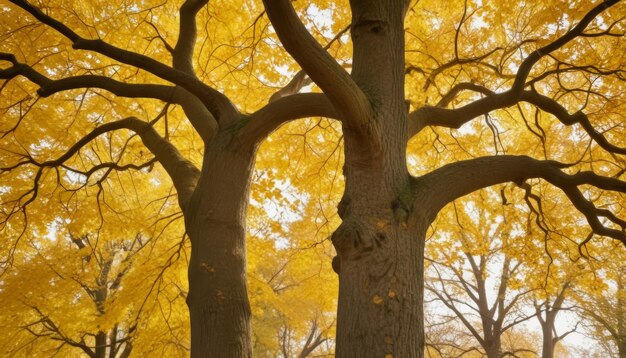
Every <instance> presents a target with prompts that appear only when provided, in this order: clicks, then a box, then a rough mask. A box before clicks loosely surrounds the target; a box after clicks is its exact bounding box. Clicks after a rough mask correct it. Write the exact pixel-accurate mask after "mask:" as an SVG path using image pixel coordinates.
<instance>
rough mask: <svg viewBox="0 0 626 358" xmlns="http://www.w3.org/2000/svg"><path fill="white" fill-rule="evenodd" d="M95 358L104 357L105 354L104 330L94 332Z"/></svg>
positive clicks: (105, 340) (105, 338)
mask: <svg viewBox="0 0 626 358" xmlns="http://www.w3.org/2000/svg"><path fill="white" fill-rule="evenodd" d="M94 352H95V353H96V354H95V356H94V357H95V358H105V357H106V356H107V334H106V332H102V331H100V332H98V334H96V347H95V349H94Z"/></svg>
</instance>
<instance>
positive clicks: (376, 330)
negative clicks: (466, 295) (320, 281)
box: [332, 0, 430, 358]
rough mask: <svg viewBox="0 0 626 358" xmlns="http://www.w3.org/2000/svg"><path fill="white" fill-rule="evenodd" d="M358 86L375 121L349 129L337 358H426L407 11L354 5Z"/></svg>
mask: <svg viewBox="0 0 626 358" xmlns="http://www.w3.org/2000/svg"><path fill="white" fill-rule="evenodd" d="M350 5H351V7H352V17H353V18H352V39H353V44H354V56H353V57H354V60H353V71H352V78H353V79H354V81H355V82H356V83H357V85H358V86H359V87H360V88H361V90H362V91H363V92H364V93H365V94H366V95H367V97H368V100H369V102H370V104H371V106H372V109H373V111H372V112H373V115H372V116H371V118H366V121H367V122H366V123H360V125H361V128H358V129H357V130H355V128H353V127H352V125H351V124H346V123H351V122H352V123H354V122H355V121H346V122H344V128H343V130H344V139H345V156H346V163H345V167H344V176H345V180H346V189H345V193H344V196H343V198H342V200H341V202H340V204H339V207H338V212H339V215H340V217H341V219H342V224H341V225H340V226H339V228H338V229H337V231H336V232H335V233H334V234H333V236H332V240H333V244H334V246H335V249H336V250H337V254H338V260H337V262H336V263H337V265H335V266H336V268H337V269H338V271H339V302H338V316H337V338H336V339H337V342H336V343H337V345H336V356H337V357H339V358H344V357H387V358H391V357H422V356H423V349H424V337H423V320H422V315H423V308H422V305H423V256H424V255H423V253H424V237H425V233H426V230H427V228H428V225H429V224H430V221H429V220H425V219H428V218H425V217H419V216H416V218H417V219H416V220H411V221H409V216H410V214H411V212H412V208H410V197H411V193H412V185H411V183H412V181H411V180H410V176H409V174H408V170H407V167H406V142H407V138H408V134H407V125H408V120H407V108H406V105H405V102H404V38H403V35H404V30H403V19H404V10H405V9H404V3H403V2H402V1H397V0H389V1H375V2H373V1H369V0H366V1H351V2H350Z"/></svg>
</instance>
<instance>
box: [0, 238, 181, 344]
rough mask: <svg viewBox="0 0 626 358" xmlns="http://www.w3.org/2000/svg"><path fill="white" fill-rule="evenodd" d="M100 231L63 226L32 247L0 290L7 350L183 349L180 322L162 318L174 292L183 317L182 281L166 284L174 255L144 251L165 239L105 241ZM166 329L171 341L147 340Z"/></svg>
mask: <svg viewBox="0 0 626 358" xmlns="http://www.w3.org/2000/svg"><path fill="white" fill-rule="evenodd" d="M59 231H61V230H59ZM96 237H97V236H96V235H84V236H74V235H69V236H68V235H65V233H63V234H61V233H59V236H58V237H56V238H55V239H54V240H51V239H49V238H40V240H38V241H36V242H37V245H36V250H35V252H36V254H34V255H33V254H31V253H30V252H28V251H27V252H28V254H26V255H24V257H23V258H22V259H19V260H18V262H15V263H14V265H15V266H14V268H15V269H14V270H12V271H11V272H10V273H9V274H7V275H5V276H4V277H3V284H2V291H1V292H0V302H2V306H3V307H4V308H5V310H6V312H3V314H2V318H1V321H2V322H3V323H2V326H3V330H4V331H5V332H6V333H7V334H5V335H4V336H3V340H2V346H3V351H2V354H4V355H8V356H16V355H17V356H20V355H28V356H34V357H38V356H51V355H60V356H65V355H70V356H76V355H81V354H82V355H85V356H89V357H129V356H130V354H131V352H133V351H134V354H138V355H143V354H147V353H148V352H149V349H153V352H155V351H159V350H160V352H161V353H162V354H166V355H172V354H175V355H180V354H181V350H180V346H181V345H184V343H183V344H181V343H178V344H172V342H173V341H174V340H175V339H176V338H177V337H176V336H177V335H176V333H175V331H176V330H178V328H179V325H177V323H176V322H175V321H176V319H175V318H174V319H171V320H170V322H166V323H165V324H164V322H163V321H161V318H162V317H164V316H165V314H166V313H165V312H166V311H168V307H163V306H161V305H162V302H160V301H162V300H163V299H164V298H167V299H169V297H167V296H173V297H174V299H173V300H172V301H169V303H170V305H169V312H168V313H167V315H168V316H170V317H172V316H173V317H181V316H183V315H180V313H177V312H172V303H173V302H175V300H176V299H179V298H180V295H179V294H178V292H177V287H178V285H177V284H176V283H175V281H174V280H173V279H172V277H171V276H170V277H167V278H166V282H167V283H168V284H167V285H164V287H161V285H160V281H162V280H163V273H164V272H163V271H164V270H165V269H168V268H170V267H171V265H172V264H173V262H172V261H171V260H167V259H166V262H161V260H159V259H158V258H156V259H155V257H150V256H149V255H144V253H145V252H147V251H152V252H153V253H156V252H158V251H160V249H161V248H160V247H159V246H160V245H159V243H158V242H157V241H158V240H151V239H150V238H147V237H142V236H141V235H136V236H135V237H133V238H130V239H110V240H107V241H106V242H103V241H104V240H102V239H101V238H100V240H101V241H100V242H98V239H96ZM34 242H35V241H34ZM155 244H156V245H155ZM20 256H21V255H20ZM170 259H171V258H170ZM160 265H164V266H163V267H160ZM138 267H141V268H142V269H143V270H138ZM173 271H176V270H173ZM168 276H169V275H168ZM150 287H152V288H154V287H157V289H154V290H151V289H150ZM157 291H159V292H157ZM146 296H147V297H146ZM181 301H182V299H181ZM167 320H168V319H167V318H165V321H167ZM155 322H156V324H155ZM183 322H184V321H183ZM138 327H139V329H138ZM155 327H156V329H155ZM163 331H167V333H168V336H169V340H160V339H159V341H158V343H154V342H152V344H151V345H150V346H151V347H147V345H145V341H146V339H147V338H148V337H149V338H148V339H150V340H151V341H152V340H155V339H156V338H157V337H161V336H163ZM184 331H186V330H184ZM179 338H181V337H180V336H179ZM182 338H183V340H184V338H186V334H184V335H183V336H182ZM136 342H138V343H139V345H138V346H137V347H135V344H136ZM135 348H137V349H135ZM183 351H184V349H183Z"/></svg>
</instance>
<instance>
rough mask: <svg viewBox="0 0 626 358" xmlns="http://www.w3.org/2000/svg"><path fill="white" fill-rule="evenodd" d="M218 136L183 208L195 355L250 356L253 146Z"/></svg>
mask: <svg viewBox="0 0 626 358" xmlns="http://www.w3.org/2000/svg"><path fill="white" fill-rule="evenodd" d="M218 136H220V137H218V139H216V140H214V141H213V142H212V143H211V144H210V145H208V146H207V148H205V157H204V163H203V168H202V174H201V175H200V178H199V181H198V186H197V188H196V190H195V192H194V194H193V196H192V198H191V201H190V204H189V207H188V208H187V209H186V210H185V223H186V228H187V233H188V235H189V237H190V239H191V259H190V262H189V294H188V296H187V305H188V307H189V314H190V319H191V356H192V357H215V358H231V357H250V356H252V343H251V339H250V337H251V334H250V304H249V301H248V296H247V283H246V245H245V231H246V230H245V227H246V224H245V219H246V217H245V215H246V208H247V203H248V190H249V181H250V174H251V171H252V167H253V160H254V153H253V152H254V151H253V150H249V151H247V152H245V153H244V152H241V151H236V150H234V149H230V147H231V143H228V141H229V138H230V136H229V135H227V134H225V133H219V134H218Z"/></svg>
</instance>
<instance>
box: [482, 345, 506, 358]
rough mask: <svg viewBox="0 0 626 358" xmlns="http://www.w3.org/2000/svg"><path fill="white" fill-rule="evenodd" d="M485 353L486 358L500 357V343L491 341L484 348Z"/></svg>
mask: <svg viewBox="0 0 626 358" xmlns="http://www.w3.org/2000/svg"><path fill="white" fill-rule="evenodd" d="M485 354H486V355H487V358H500V357H502V349H501V348H500V343H493V344H490V345H488V346H487V349H485Z"/></svg>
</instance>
